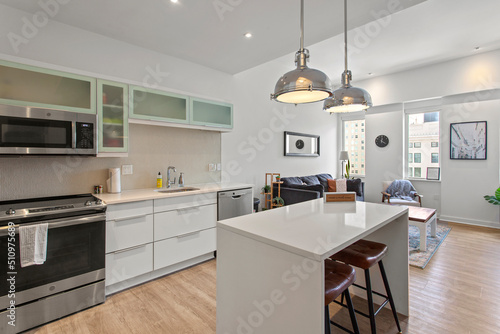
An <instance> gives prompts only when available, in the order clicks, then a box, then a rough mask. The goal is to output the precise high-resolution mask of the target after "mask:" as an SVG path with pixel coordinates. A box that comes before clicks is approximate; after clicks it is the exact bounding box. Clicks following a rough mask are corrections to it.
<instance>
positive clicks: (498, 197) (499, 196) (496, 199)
mask: <svg viewBox="0 0 500 334" xmlns="http://www.w3.org/2000/svg"><path fill="white" fill-rule="evenodd" d="M484 199H485V200H487V201H488V203H491V204H493V205H500V188H498V189H497V190H496V191H495V195H494V196H490V195H486V196H484Z"/></svg>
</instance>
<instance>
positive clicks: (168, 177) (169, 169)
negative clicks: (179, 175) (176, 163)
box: [167, 166, 177, 188]
mask: <svg viewBox="0 0 500 334" xmlns="http://www.w3.org/2000/svg"><path fill="white" fill-rule="evenodd" d="M171 170H173V171H174V172H177V169H175V167H173V166H168V168H167V188H170V186H171V185H172V184H175V177H174V180H173V181H170V171H171Z"/></svg>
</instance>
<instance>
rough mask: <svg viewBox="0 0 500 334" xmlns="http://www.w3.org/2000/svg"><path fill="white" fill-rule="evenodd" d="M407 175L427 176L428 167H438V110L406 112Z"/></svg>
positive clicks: (414, 176)
mask: <svg viewBox="0 0 500 334" xmlns="http://www.w3.org/2000/svg"><path fill="white" fill-rule="evenodd" d="M407 117H408V159H407V161H408V171H407V177H410V178H422V179H425V178H427V168H428V167H439V112H437V111H436V112H426V113H418V114H408V115H407Z"/></svg>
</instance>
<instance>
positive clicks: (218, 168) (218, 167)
mask: <svg viewBox="0 0 500 334" xmlns="http://www.w3.org/2000/svg"><path fill="white" fill-rule="evenodd" d="M217 170H220V162H219V163H218V164H217Z"/></svg>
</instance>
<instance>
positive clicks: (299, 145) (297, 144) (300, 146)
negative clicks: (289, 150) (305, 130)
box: [295, 139, 304, 150]
mask: <svg viewBox="0 0 500 334" xmlns="http://www.w3.org/2000/svg"><path fill="white" fill-rule="evenodd" d="M295 147H296V148H298V149H299V150H301V149H303V148H304V141H303V140H302V139H299V140H297V141H296V142H295Z"/></svg>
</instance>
